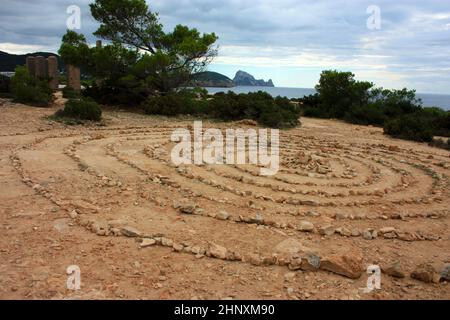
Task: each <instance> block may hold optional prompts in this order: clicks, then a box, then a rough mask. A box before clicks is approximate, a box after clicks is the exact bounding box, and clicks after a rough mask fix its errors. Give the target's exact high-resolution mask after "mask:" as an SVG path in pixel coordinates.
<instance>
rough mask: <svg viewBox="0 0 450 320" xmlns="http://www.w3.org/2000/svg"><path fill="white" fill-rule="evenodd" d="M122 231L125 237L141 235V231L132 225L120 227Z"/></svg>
mask: <svg viewBox="0 0 450 320" xmlns="http://www.w3.org/2000/svg"><path fill="white" fill-rule="evenodd" d="M120 233H122V235H124V236H125V237H130V238H133V237H139V236H140V235H141V232H140V231H139V230H137V229H136V228H133V227H130V226H124V227H122V228H121V229H120Z"/></svg>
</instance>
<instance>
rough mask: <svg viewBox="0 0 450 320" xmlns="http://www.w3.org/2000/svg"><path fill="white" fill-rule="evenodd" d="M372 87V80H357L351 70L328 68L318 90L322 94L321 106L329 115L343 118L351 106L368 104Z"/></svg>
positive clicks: (323, 73)
mask: <svg viewBox="0 0 450 320" xmlns="http://www.w3.org/2000/svg"><path fill="white" fill-rule="evenodd" d="M372 87H373V83H371V82H361V81H356V80H355V75H354V74H353V73H351V72H340V71H336V70H326V71H323V72H322V74H321V75H320V80H319V84H318V85H317V86H316V90H317V92H318V94H319V96H320V101H321V102H320V108H321V109H322V110H323V111H324V112H326V113H327V116H328V117H333V118H338V119H342V118H343V117H344V116H345V113H346V112H347V111H348V110H349V108H350V107H351V106H355V107H361V106H364V105H365V104H367V102H368V100H369V98H370V89H371V88H372Z"/></svg>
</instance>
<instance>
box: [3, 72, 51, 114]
mask: <svg viewBox="0 0 450 320" xmlns="http://www.w3.org/2000/svg"><path fill="white" fill-rule="evenodd" d="M11 94H12V97H13V99H14V101H16V102H20V103H26V104H31V105H34V106H37V107H46V106H48V105H49V104H50V103H51V102H52V99H53V95H52V89H51V88H50V87H49V85H48V81H47V80H46V79H37V78H35V77H32V76H31V75H30V73H29V72H28V69H27V68H26V67H24V66H20V67H17V68H16V70H15V74H14V76H13V77H12V79H11Z"/></svg>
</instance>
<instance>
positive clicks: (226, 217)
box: [216, 211, 230, 220]
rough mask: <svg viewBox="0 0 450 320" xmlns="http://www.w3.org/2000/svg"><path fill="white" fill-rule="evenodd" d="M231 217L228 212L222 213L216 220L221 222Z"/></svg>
mask: <svg viewBox="0 0 450 320" xmlns="http://www.w3.org/2000/svg"><path fill="white" fill-rule="evenodd" d="M229 217H230V214H229V213H228V212H226V211H220V212H219V213H218V214H217V215H216V218H217V219H220V220H227V219H228V218H229Z"/></svg>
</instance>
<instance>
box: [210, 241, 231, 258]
mask: <svg viewBox="0 0 450 320" xmlns="http://www.w3.org/2000/svg"><path fill="white" fill-rule="evenodd" d="M209 253H210V254H211V256H212V257H214V258H217V259H222V260H225V258H226V257H227V248H225V247H222V246H219V245H218V244H215V243H213V242H210V243H209Z"/></svg>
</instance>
